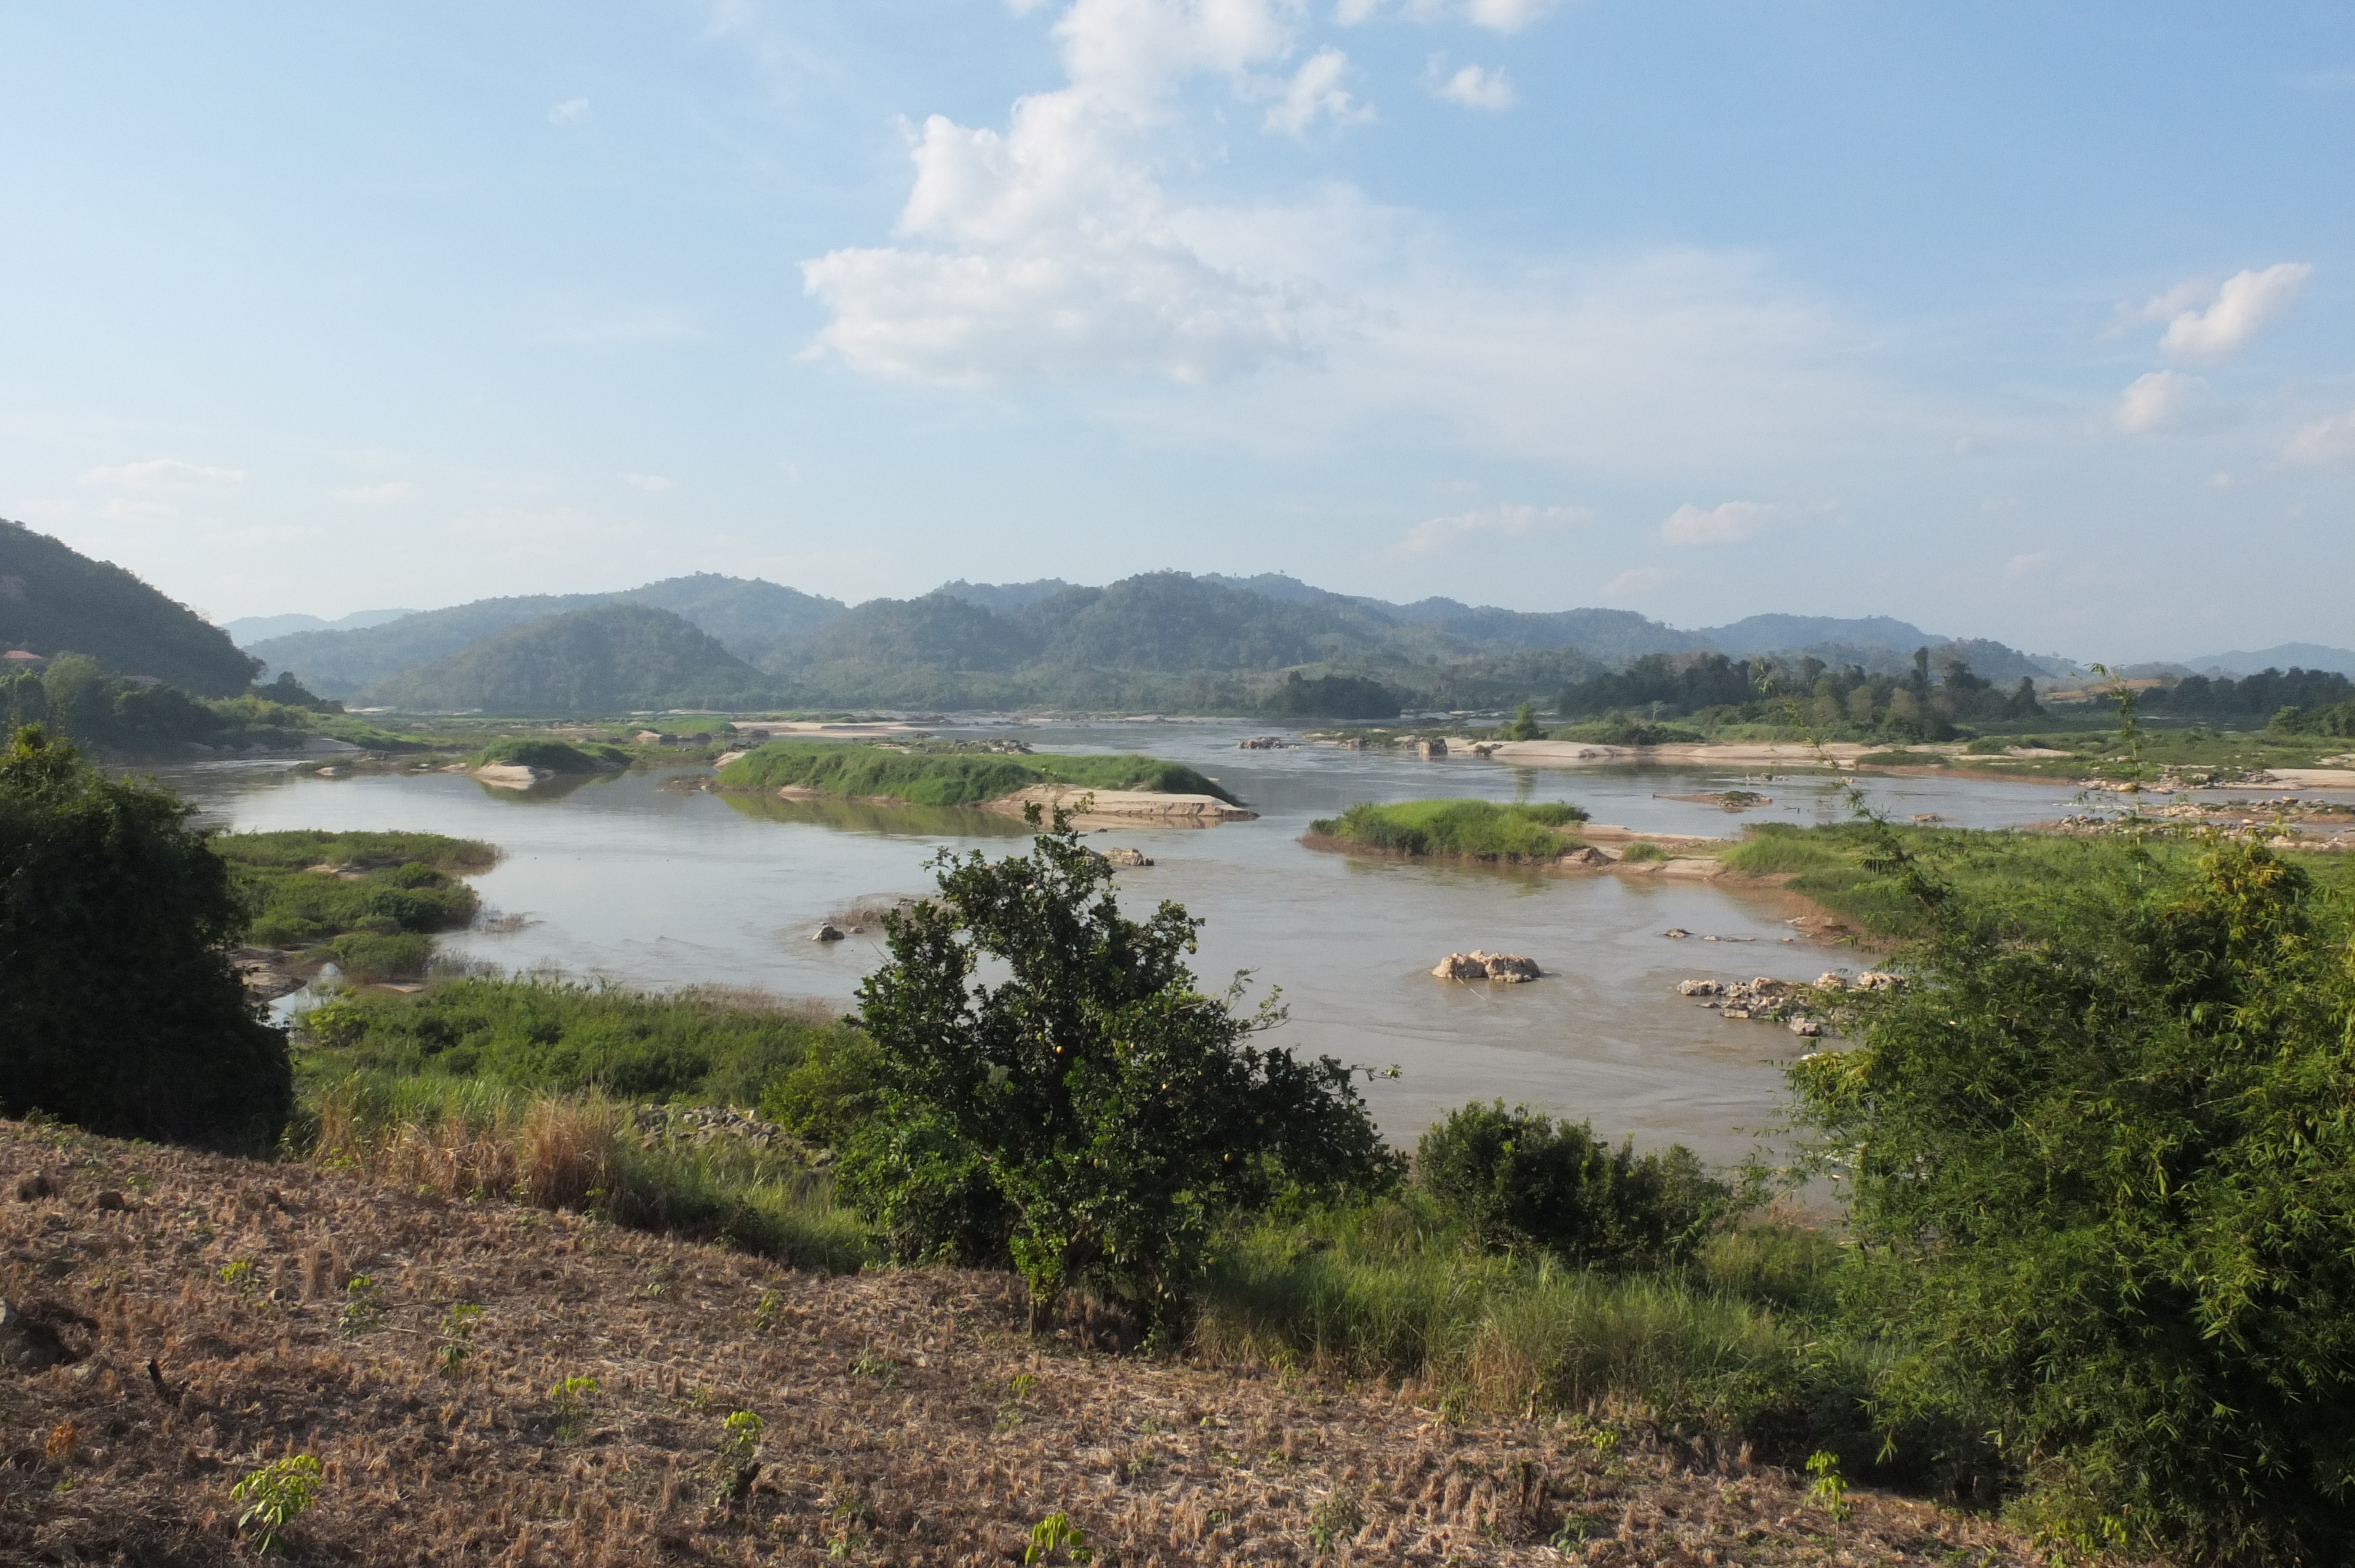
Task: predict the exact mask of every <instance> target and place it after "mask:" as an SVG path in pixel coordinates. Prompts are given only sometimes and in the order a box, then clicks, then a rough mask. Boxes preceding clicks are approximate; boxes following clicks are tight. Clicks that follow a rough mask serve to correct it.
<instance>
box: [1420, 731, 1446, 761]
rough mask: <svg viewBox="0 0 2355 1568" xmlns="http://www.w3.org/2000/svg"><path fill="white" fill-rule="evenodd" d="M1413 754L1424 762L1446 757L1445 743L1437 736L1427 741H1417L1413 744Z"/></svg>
mask: <svg viewBox="0 0 2355 1568" xmlns="http://www.w3.org/2000/svg"><path fill="white" fill-rule="evenodd" d="M1414 754H1415V755H1416V756H1417V757H1420V758H1423V760H1424V761H1425V762H1429V761H1431V760H1432V759H1433V758H1441V757H1444V756H1446V755H1447V742H1446V741H1445V740H1444V739H1443V738H1441V737H1440V736H1432V737H1431V738H1430V739H1429V740H1418V741H1416V742H1415V743H1414Z"/></svg>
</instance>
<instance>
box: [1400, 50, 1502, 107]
mask: <svg viewBox="0 0 2355 1568" xmlns="http://www.w3.org/2000/svg"><path fill="white" fill-rule="evenodd" d="M1423 79H1424V80H1425V81H1426V82H1428V83H1429V84H1430V87H1431V90H1432V91H1433V93H1434V94H1436V95H1437V96H1439V97H1441V98H1444V99H1445V100H1447V101H1449V102H1450V103H1460V104H1462V105H1464V106H1465V108H1466V109H1486V110H1489V111H1503V110H1507V109H1510V108H1511V107H1512V106H1513V105H1514V104H1516V103H1518V102H1519V101H1520V99H1519V96H1518V94H1517V93H1515V92H1514V91H1513V84H1512V83H1511V82H1509V81H1508V80H1506V79H1505V73H1504V71H1503V70H1502V69H1497V70H1487V69H1483V68H1481V67H1479V66H1476V65H1467V66H1460V67H1458V68H1457V69H1455V70H1454V71H1452V72H1451V71H1450V70H1448V69H1447V57H1446V56H1445V55H1433V56H1432V57H1431V64H1430V66H1429V68H1428V69H1426V70H1425V71H1424V72H1423Z"/></svg>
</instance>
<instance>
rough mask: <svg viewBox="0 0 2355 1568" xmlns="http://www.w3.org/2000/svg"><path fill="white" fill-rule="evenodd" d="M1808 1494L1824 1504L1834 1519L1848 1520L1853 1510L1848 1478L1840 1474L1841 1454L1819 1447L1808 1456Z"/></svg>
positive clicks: (1825, 1509)
mask: <svg viewBox="0 0 2355 1568" xmlns="http://www.w3.org/2000/svg"><path fill="white" fill-rule="evenodd" d="M1807 1475H1808V1477H1809V1480H1808V1482H1807V1496H1808V1497H1810V1498H1812V1499H1814V1500H1815V1501H1817V1503H1819V1504H1821V1505H1822V1506H1823V1510H1824V1511H1825V1512H1826V1513H1828V1514H1829V1515H1831V1516H1832V1518H1833V1520H1836V1521H1837V1520H1846V1519H1847V1518H1848V1516H1849V1513H1850V1512H1851V1511H1852V1510H1850V1508H1849V1500H1848V1478H1846V1477H1845V1476H1842V1475H1841V1474H1840V1465H1839V1456H1838V1454H1835V1453H1832V1452H1830V1451H1829V1450H1828V1449H1821V1448H1819V1449H1817V1451H1816V1452H1815V1453H1813V1454H1810V1455H1808V1456H1807Z"/></svg>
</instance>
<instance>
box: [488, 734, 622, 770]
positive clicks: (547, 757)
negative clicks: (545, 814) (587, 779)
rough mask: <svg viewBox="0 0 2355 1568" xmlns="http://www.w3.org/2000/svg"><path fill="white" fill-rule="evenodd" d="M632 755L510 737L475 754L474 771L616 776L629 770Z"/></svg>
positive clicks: (609, 747)
mask: <svg viewBox="0 0 2355 1568" xmlns="http://www.w3.org/2000/svg"><path fill="white" fill-rule="evenodd" d="M631 761H632V758H631V755H630V753H629V752H628V751H626V750H624V749H623V747H619V746H615V745H613V744H611V743H610V742H599V741H582V742H580V743H579V744H575V743H573V742H570V741H563V740H542V739H538V738H536V737H533V736H506V738H504V739H500V740H495V741H493V742H491V744H490V745H488V746H486V747H483V749H482V750H480V751H478V752H476V753H474V757H473V758H472V759H471V763H470V765H471V766H473V767H475V768H494V767H506V768H538V769H539V770H540V771H542V772H546V773H559V774H575V773H616V772H619V771H621V770H622V769H623V768H627V767H629V765H630V763H631Z"/></svg>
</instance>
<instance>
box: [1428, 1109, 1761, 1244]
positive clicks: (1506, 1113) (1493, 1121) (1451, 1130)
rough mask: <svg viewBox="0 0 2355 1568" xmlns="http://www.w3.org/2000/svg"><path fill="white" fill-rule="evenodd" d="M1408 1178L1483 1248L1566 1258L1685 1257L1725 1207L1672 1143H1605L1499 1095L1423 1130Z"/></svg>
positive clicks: (1728, 1205) (1724, 1197)
mask: <svg viewBox="0 0 2355 1568" xmlns="http://www.w3.org/2000/svg"><path fill="white" fill-rule="evenodd" d="M1415 1179H1416V1180H1417V1181H1419V1182H1420V1183H1421V1184H1422V1185H1423V1188H1424V1190H1425V1191H1427V1192H1430V1193H1431V1195H1432V1197H1433V1199H1434V1200H1435V1201H1436V1202H1438V1204H1439V1206H1440V1209H1441V1211H1442V1212H1443V1213H1445V1214H1447V1215H1448V1216H1449V1217H1450V1218H1451V1219H1453V1220H1455V1221H1456V1222H1457V1223H1459V1224H1462V1225H1463V1226H1464V1227H1465V1230H1466V1231H1467V1232H1468V1233H1469V1234H1471V1235H1472V1236H1474V1237H1475V1238H1476V1240H1478V1241H1479V1242H1480V1243H1481V1244H1482V1245H1487V1246H1490V1247H1495V1248H1498V1249H1501V1250H1516V1249H1525V1248H1529V1247H1542V1248H1544V1249H1546V1250H1547V1251H1549V1252H1551V1253H1553V1254H1554V1255H1557V1256H1559V1257H1561V1259H1562V1260H1563V1261H1564V1262H1566V1263H1571V1264H1577V1265H1584V1264H1616V1265H1625V1264H1630V1263H1637V1262H1657V1261H1665V1260H1669V1259H1676V1258H1681V1257H1685V1256H1689V1255H1690V1254H1691V1253H1692V1251H1693V1250H1694V1248H1696V1247H1697V1246H1699V1245H1700V1243H1701V1242H1702V1241H1703V1240H1704V1239H1705V1238H1706V1237H1707V1235H1708V1234H1709V1233H1710V1230H1711V1229H1712V1228H1713V1227H1714V1226H1716V1225H1717V1224H1719V1223H1720V1222H1721V1221H1722V1220H1723V1219H1724V1218H1725V1217H1726V1215H1727V1213H1729V1212H1730V1211H1731V1210H1732V1206H1733V1192H1732V1188H1731V1187H1729V1186H1727V1185H1726V1183H1724V1182H1723V1181H1719V1180H1718V1179H1716V1178H1714V1177H1712V1176H1710V1174H1709V1173H1708V1172H1707V1171H1705V1170H1703V1169H1702V1167H1701V1163H1700V1160H1698V1159H1697V1158H1695V1156H1694V1154H1693V1152H1692V1150H1689V1149H1687V1148H1686V1147H1685V1146H1684V1145H1682V1144H1680V1143H1679V1144H1672V1145H1670V1146H1669V1147H1668V1149H1666V1150H1661V1151H1659V1152H1657V1153H1650V1154H1645V1155H1641V1156H1639V1155H1637V1154H1636V1149H1635V1145H1634V1143H1633V1142H1632V1141H1631V1142H1626V1143H1622V1144H1621V1145H1620V1146H1619V1147H1618V1148H1617V1149H1616V1150H1614V1149H1612V1148H1610V1147H1609V1146H1607V1145H1605V1144H1604V1143H1602V1142H1601V1141H1599V1140H1598V1139H1596V1138H1595V1137H1594V1134H1593V1128H1591V1127H1590V1126H1588V1125H1587V1124H1585V1123H1580V1124H1578V1125H1577V1126H1572V1124H1570V1123H1569V1122H1567V1121H1564V1122H1561V1123H1558V1124H1557V1123H1556V1122H1555V1121H1553V1120H1552V1119H1551V1118H1549V1117H1545V1116H1541V1115H1539V1114H1538V1113H1536V1112H1534V1111H1531V1110H1529V1109H1527V1108H1526V1107H1519V1106H1516V1107H1513V1108H1512V1109H1511V1110H1507V1109H1506V1108H1505V1105H1504V1102H1503V1101H1501V1100H1499V1101H1497V1102H1496V1103H1495V1104H1493V1105H1487V1106H1483V1105H1479V1104H1473V1105H1467V1106H1465V1107H1464V1108H1463V1109H1461V1110H1456V1111H1451V1112H1449V1113H1448V1115H1447V1117H1446V1118H1445V1119H1444V1120H1442V1121H1441V1122H1439V1123H1438V1124H1437V1125H1435V1126H1433V1128H1430V1129H1429V1130H1428V1131H1426V1132H1425V1133H1424V1134H1423V1139H1422V1141H1421V1142H1420V1143H1419V1144H1418V1145H1417V1146H1416V1150H1415Z"/></svg>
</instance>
